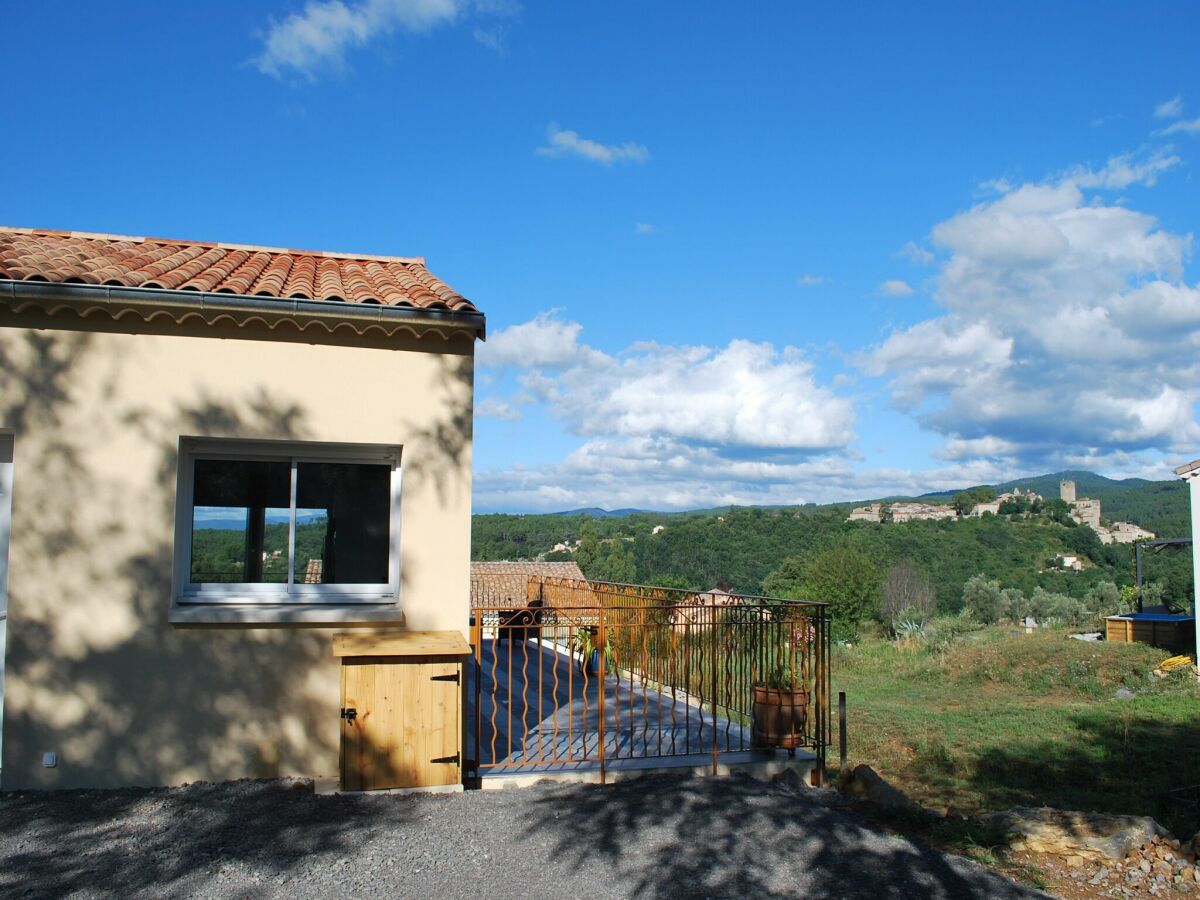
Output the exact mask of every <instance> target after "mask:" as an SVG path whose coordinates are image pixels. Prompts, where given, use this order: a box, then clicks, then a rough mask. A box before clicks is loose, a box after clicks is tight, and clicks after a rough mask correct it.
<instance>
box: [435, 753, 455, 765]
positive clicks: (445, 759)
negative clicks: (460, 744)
mask: <svg viewBox="0 0 1200 900" xmlns="http://www.w3.org/2000/svg"><path fill="white" fill-rule="evenodd" d="M430 762H431V763H450V764H452V765H456V766H457V765H458V754H457V753H455V754H454V755H453V756H439V757H438V758H437V759H431V760H430Z"/></svg>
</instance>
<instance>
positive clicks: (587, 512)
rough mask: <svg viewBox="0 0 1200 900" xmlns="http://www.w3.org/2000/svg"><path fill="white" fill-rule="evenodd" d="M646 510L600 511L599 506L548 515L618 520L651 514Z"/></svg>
mask: <svg viewBox="0 0 1200 900" xmlns="http://www.w3.org/2000/svg"><path fill="white" fill-rule="evenodd" d="M651 512H652V510H648V509H601V508H600V507H599V506H589V507H587V508H586V509H568V510H564V511H563V512H554V513H548V515H551V516H592V517H593V518H596V519H619V518H621V517H622V516H632V515H634V514H635V513H651Z"/></svg>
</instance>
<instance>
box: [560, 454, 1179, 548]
mask: <svg viewBox="0 0 1200 900" xmlns="http://www.w3.org/2000/svg"><path fill="white" fill-rule="evenodd" d="M1064 480H1069V481H1074V482H1075V493H1076V496H1079V497H1092V498H1094V499H1096V500H1099V501H1100V505H1101V508H1102V510H1103V515H1104V518H1105V519H1109V520H1113V521H1127V522H1133V523H1135V524H1137V525H1141V526H1143V527H1144V528H1149V529H1150V530H1151V531H1154V532H1155V533H1157V534H1158V535H1159V537H1187V536H1188V535H1189V534H1190V533H1191V522H1190V518H1189V510H1188V493H1187V486H1186V485H1185V484H1184V483H1183V482H1182V481H1179V480H1171V481H1149V480H1147V479H1145V478H1122V479H1114V478H1107V477H1105V476H1104V475H1097V474H1096V473H1095V472H1088V471H1084V470H1082V469H1068V470H1065V471H1062V472H1050V473H1047V474H1045V475H1031V476H1028V477H1024V478H1014V479H1012V480H1011V481H1005V482H1003V483H1000V484H991V485H979V484H976V485H964V486H963V487H959V488H954V489H953V490H946V491H933V492H930V493H927V494H921V495H919V496H916V497H912V496H907V495H903V496H890V497H877V498H874V499H865V500H854V501H844V502H841V503H822V504H805V506H804V509H806V510H812V511H820V510H828V509H835V508H846V509H849V508H850V507H854V506H865V505H867V504H870V503H894V502H897V501H902V500H922V501H926V502H930V503H936V502H944V501H949V500H950V499H951V498H952V497H953V496H954V495H955V494H957V493H958V492H959V491H964V490H972V489H973V488H977V487H992V488H995V489H996V491H997V492H1000V493H1003V492H1005V491H1011V490H1013V489H1014V488H1018V487H1019V488H1020V489H1021V490H1022V491H1033V492H1034V493H1038V494H1041V495H1042V496H1043V497H1045V498H1046V499H1048V500H1050V499H1054V498H1056V497H1058V493H1059V483H1060V482H1062V481H1064ZM749 508H754V509H765V510H776V509H782V508H790V507H781V506H778V505H769V506H768V505H764V506H752V507H749ZM728 509H729V507H728V506H718V507H711V508H707V509H693V510H687V511H684V512H677V513H667V512H656V511H654V510H648V509H614V510H607V509H602V508H600V507H588V508H584V509H574V510H569V511H564V512H557V513H550V514H549V515H554V516H592V517H594V518H602V519H609V518H621V517H624V516H631V515H648V516H689V515H693V516H696V515H699V516H703V515H720V514H721V513H723V512H725V511H726V510H728Z"/></svg>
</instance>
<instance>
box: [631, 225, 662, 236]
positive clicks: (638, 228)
mask: <svg viewBox="0 0 1200 900" xmlns="http://www.w3.org/2000/svg"><path fill="white" fill-rule="evenodd" d="M656 231H658V229H657V228H655V227H654V226H653V225H651V224H650V223H649V222H637V223H635V224H634V226H633V233H634V234H654V233H655V232H656Z"/></svg>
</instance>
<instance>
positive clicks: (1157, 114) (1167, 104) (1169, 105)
mask: <svg viewBox="0 0 1200 900" xmlns="http://www.w3.org/2000/svg"><path fill="white" fill-rule="evenodd" d="M1182 115H1183V97H1181V96H1179V94H1176V95H1175V96H1174V97H1172V98H1171V99H1170V100H1164V101H1163V102H1162V103H1160V104H1158V106H1156V107H1154V118H1156V119H1178V118H1179V117H1180V116H1182Z"/></svg>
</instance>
